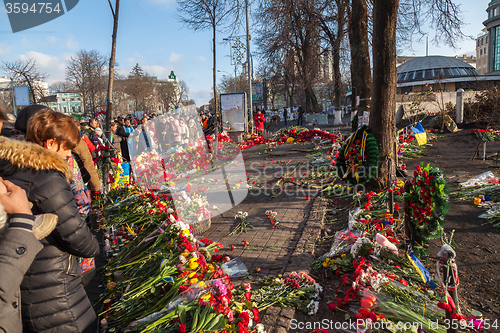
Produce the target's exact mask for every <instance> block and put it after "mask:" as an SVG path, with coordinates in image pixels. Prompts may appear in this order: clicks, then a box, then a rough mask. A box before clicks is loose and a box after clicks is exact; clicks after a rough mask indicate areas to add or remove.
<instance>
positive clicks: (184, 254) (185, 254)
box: [181, 252, 189, 258]
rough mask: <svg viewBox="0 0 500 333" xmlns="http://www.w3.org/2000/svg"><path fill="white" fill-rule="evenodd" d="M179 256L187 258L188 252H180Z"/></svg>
mask: <svg viewBox="0 0 500 333" xmlns="http://www.w3.org/2000/svg"><path fill="white" fill-rule="evenodd" d="M181 256H184V257H185V258H187V257H188V256H189V253H188V252H184V253H183V254H181Z"/></svg>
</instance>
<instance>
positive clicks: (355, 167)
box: [342, 130, 368, 182]
mask: <svg viewBox="0 0 500 333" xmlns="http://www.w3.org/2000/svg"><path fill="white" fill-rule="evenodd" d="M358 131H359V130H357V131H356V132H354V134H353V135H351V137H350V138H349V140H348V141H347V148H346V150H345V151H344V158H345V160H346V162H347V163H349V162H348V161H349V154H350V153H351V151H352V150H353V149H355V148H353V147H351V144H352V143H353V142H354V139H355V138H356V136H357V135H358ZM367 136H368V133H366V131H364V132H363V134H362V136H361V143H360V147H359V150H360V151H359V153H360V157H361V163H363V162H364V161H365V149H366V138H367ZM359 165H360V164H359V163H356V164H350V165H349V171H348V172H346V173H345V174H344V176H343V177H342V179H344V178H346V177H347V175H348V174H349V173H350V172H352V173H353V174H354V176H355V177H356V181H357V182H359V175H358V166H359Z"/></svg>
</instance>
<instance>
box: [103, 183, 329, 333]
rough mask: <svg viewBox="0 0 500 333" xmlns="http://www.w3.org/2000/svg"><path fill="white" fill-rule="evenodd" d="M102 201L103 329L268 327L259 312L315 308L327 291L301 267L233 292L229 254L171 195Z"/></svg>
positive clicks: (126, 193)
mask: <svg viewBox="0 0 500 333" xmlns="http://www.w3.org/2000/svg"><path fill="white" fill-rule="evenodd" d="M99 205H100V206H101V208H102V209H103V212H104V216H103V217H102V220H101V221H100V222H101V225H102V228H104V231H105V232H104V234H105V244H106V246H105V248H104V250H105V255H106V257H107V258H108V259H109V262H108V264H107V265H106V266H105V268H104V269H105V274H104V277H103V278H104V280H103V282H104V284H105V287H106V290H105V291H104V293H103V294H102V301H103V308H102V311H101V312H100V314H99V316H100V324H101V329H102V330H106V329H108V330H110V329H118V330H124V329H125V330H127V331H130V332H167V331H168V332H199V331H207V332H211V331H219V332H250V331H253V332H263V331H264V330H263V327H262V326H261V325H259V321H260V312H261V311H263V310H264V309H266V308H268V307H269V306H272V305H274V304H278V305H280V306H284V307H290V306H292V307H297V308H301V309H303V310H304V311H306V312H307V313H309V314H311V315H312V314H314V313H315V312H316V311H317V310H318V302H317V300H316V299H317V297H318V295H319V293H320V292H321V291H322V288H321V286H320V285H319V284H317V283H316V282H315V281H314V279H313V278H311V277H310V276H309V275H308V274H306V273H303V272H292V273H290V274H289V275H288V276H287V277H286V278H283V277H282V276H281V275H280V276H279V277H277V278H274V279H264V280H262V281H260V282H259V284H260V285H261V286H262V287H261V288H260V289H255V290H253V289H252V287H251V285H250V284H247V285H245V286H244V287H243V288H239V289H235V288H234V286H233V284H232V282H231V278H230V277H229V276H228V274H227V273H225V271H224V266H223V265H222V264H223V263H224V262H226V261H227V260H228V258H227V257H225V256H220V255H217V254H216V253H217V252H218V251H219V250H220V249H221V248H222V247H223V245H222V244H220V243H217V242H214V241H212V240H209V239H207V238H199V237H196V236H195V235H194V234H193V229H192V227H191V226H190V225H189V224H186V223H184V222H182V218H181V213H179V212H178V211H176V210H174V209H173V208H172V198H171V197H170V196H169V195H167V194H157V193H154V192H144V191H142V190H140V189H138V188H137V187H130V188H123V189H120V190H113V191H111V192H110V193H109V195H107V196H105V197H103V198H102V199H101V201H100V202H99ZM129 214H130V215H131V216H128V215H129ZM238 216H239V218H241V219H242V220H245V219H246V217H247V216H248V214H247V213H246V212H240V213H239V214H238ZM246 244H247V242H246V241H245V246H246ZM221 265H222V266H221Z"/></svg>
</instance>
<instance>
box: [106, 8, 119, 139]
mask: <svg viewBox="0 0 500 333" xmlns="http://www.w3.org/2000/svg"><path fill="white" fill-rule="evenodd" d="M108 3H109V8H110V9H111V14H112V15H113V35H112V37H111V56H110V57H109V66H108V70H109V75H108V92H107V94H106V132H107V136H108V138H109V137H111V133H110V132H109V131H110V128H111V118H112V117H113V82H114V73H115V55H116V34H117V32H118V15H119V13H120V0H115V8H113V5H112V4H111V0H108Z"/></svg>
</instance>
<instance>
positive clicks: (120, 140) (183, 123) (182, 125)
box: [80, 111, 214, 162]
mask: <svg viewBox="0 0 500 333" xmlns="http://www.w3.org/2000/svg"><path fill="white" fill-rule="evenodd" d="M213 118H214V117H213V116H212V114H211V113H204V112H203V111H201V112H200V113H199V114H198V115H187V114H183V113H181V112H171V113H168V114H166V115H158V116H156V115H154V114H153V115H150V116H149V115H144V116H143V117H142V118H140V119H138V118H135V117H131V116H126V115H122V116H119V117H116V118H114V119H113V120H112V122H111V128H110V133H109V135H108V137H109V138H105V137H104V136H103V134H104V133H103V130H102V125H101V124H100V123H99V120H98V119H96V118H91V119H89V120H88V121H81V122H80V127H81V130H82V132H83V133H85V137H86V138H88V140H86V141H87V143H88V145H89V149H90V150H91V151H92V152H94V151H95V153H94V158H99V157H100V154H102V152H101V151H102V148H103V147H111V155H112V157H117V156H121V157H122V158H123V160H124V161H126V162H130V160H131V157H133V156H135V155H136V154H137V152H142V151H145V150H151V149H155V150H157V151H159V152H167V151H169V150H170V149H172V148H174V147H179V146H181V145H186V144H188V143H190V142H194V141H196V140H197V139H198V138H200V137H201V136H202V134H203V135H210V134H212V133H213V132H214V120H213ZM89 142H90V143H91V144H92V145H90V144H89ZM92 146H93V147H92Z"/></svg>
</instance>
